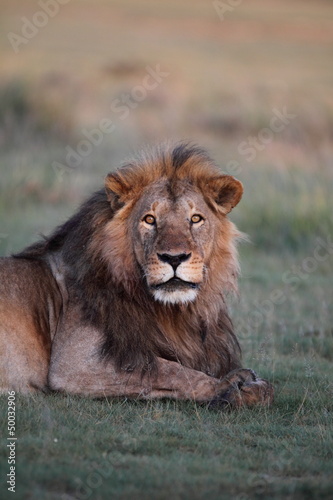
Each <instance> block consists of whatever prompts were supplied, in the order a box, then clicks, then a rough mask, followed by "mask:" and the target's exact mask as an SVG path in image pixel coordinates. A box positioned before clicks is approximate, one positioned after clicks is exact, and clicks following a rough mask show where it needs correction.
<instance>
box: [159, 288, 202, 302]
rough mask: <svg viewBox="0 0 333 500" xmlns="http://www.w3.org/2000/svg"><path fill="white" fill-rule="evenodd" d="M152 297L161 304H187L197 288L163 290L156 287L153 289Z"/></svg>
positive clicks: (196, 291) (195, 294) (192, 299)
mask: <svg viewBox="0 0 333 500" xmlns="http://www.w3.org/2000/svg"><path fill="white" fill-rule="evenodd" d="M153 295H154V299H155V300H158V301H159V302H163V304H187V303H188V302H193V301H194V300H195V299H196V298H197V295H198V290H195V289H194V290H193V289H192V290H191V289H182V290H173V291H170V290H163V289H161V288H160V289H158V290H154V291H153Z"/></svg>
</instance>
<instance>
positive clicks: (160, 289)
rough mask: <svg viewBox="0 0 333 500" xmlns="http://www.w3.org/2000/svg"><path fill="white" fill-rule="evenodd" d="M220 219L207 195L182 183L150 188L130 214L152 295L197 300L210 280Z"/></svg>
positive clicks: (168, 299) (137, 253) (161, 298)
mask: <svg viewBox="0 0 333 500" xmlns="http://www.w3.org/2000/svg"><path fill="white" fill-rule="evenodd" d="M216 222H217V221H216V217H215V216H214V214H213V213H212V211H211V210H210V209H209V207H208V205H207V204H206V203H205V200H204V198H203V196H202V195H201V194H200V193H199V192H198V191H196V190H195V189H193V188H192V187H190V186H189V185H188V183H186V182H181V181H179V182H178V183H177V186H174V187H173V193H172V194H171V193H170V192H168V184H167V182H166V181H162V182H157V183H155V184H154V185H152V186H150V187H149V189H148V190H147V191H146V192H145V193H144V195H143V196H142V198H141V199H140V200H139V202H138V203H137V206H136V208H135V210H134V211H133V213H132V216H131V224H132V227H133V229H134V234H133V241H134V252H135V256H136V259H137V261H138V263H139V265H140V267H141V269H142V271H143V275H144V277H145V280H146V282H147V285H148V288H149V290H150V292H151V293H152V294H153V296H154V298H155V299H156V300H158V301H160V302H164V303H172V304H176V303H186V302H191V301H193V300H195V298H196V296H197V294H198V292H199V290H200V287H201V286H202V284H203V282H204V281H205V278H206V273H207V264H208V262H209V257H210V254H211V251H212V245H213V241H214V233H215V225H216Z"/></svg>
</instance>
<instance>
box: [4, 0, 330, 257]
mask: <svg viewBox="0 0 333 500" xmlns="http://www.w3.org/2000/svg"><path fill="white" fill-rule="evenodd" d="M0 33H1V36H0V57H1V66H0V146H1V152H0V188H1V202H0V253H1V254H2V255H6V254H9V253H11V252H13V251H16V250H18V249H19V248H21V247H23V246H25V245H27V244H29V243H31V242H32V241H34V240H35V239H36V238H37V237H38V235H39V234H40V233H48V232H49V231H50V230H51V229H52V228H53V227H54V226H55V225H56V224H58V223H61V222H62V221H63V220H65V218H66V217H68V216H69V215H70V214H71V213H72V211H73V209H74V208H75V207H77V206H78V205H79V204H80V203H81V202H82V201H83V199H84V198H85V197H86V196H87V195H88V194H89V193H90V192H92V191H93V190H94V189H96V188H98V187H99V186H101V185H102V183H103V178H104V176H105V174H106V173H107V172H109V171H110V170H112V169H114V168H116V167H117V166H119V164H121V163H122V162H123V161H124V160H125V159H126V158H127V157H128V156H131V155H132V154H133V153H135V151H137V150H138V149H141V148H143V147H145V146H146V145H154V144H156V143H158V142H161V141H165V140H176V141H178V140H183V139H184V140H190V141H193V142H196V143H198V144H199V145H201V146H203V147H205V148H207V149H208V150H209V152H210V153H211V155H212V156H213V157H214V158H215V159H216V161H217V163H218V164H219V165H220V166H221V168H222V169H223V170H224V171H225V172H228V173H230V174H233V175H235V176H236V177H238V178H239V179H240V180H241V181H242V182H243V183H244V186H245V195H244V199H243V201H242V203H241V205H239V207H238V208H237V209H236V210H235V211H234V213H233V215H232V217H233V219H234V220H235V221H236V222H237V224H238V225H239V227H240V229H241V230H242V231H245V232H247V233H248V234H249V236H250V238H251V240H252V243H253V245H254V247H253V246H252V247H251V248H252V250H253V248H255V251H256V252H258V251H259V252H260V251H261V250H263V251H264V252H266V250H269V251H270V252H273V253H274V252H277V253H278V254H279V255H281V254H288V253H290V252H292V253H294V252H297V251H301V252H302V251H303V252H304V251H309V250H311V248H312V247H313V245H314V244H315V238H316V237H317V236H319V235H322V236H324V237H325V236H327V234H332V226H333V223H332V209H333V202H332V194H331V193H332V187H333V184H332V177H333V94H332V83H333V64H332V63H333V60H332V55H333V50H332V42H333V4H332V2H331V1H329V0H319V1H305V0H293V1H288V0H279V1H273V0H265V1H264V0H246V1H242V0H223V1H213V2H212V1H207V0H168V1H164V0H160V1H153V0H140V1H135V0H39V1H33V0H1V6H0ZM305 249H308V250H305ZM252 250H251V249H248V250H244V251H245V252H251V251H252Z"/></svg>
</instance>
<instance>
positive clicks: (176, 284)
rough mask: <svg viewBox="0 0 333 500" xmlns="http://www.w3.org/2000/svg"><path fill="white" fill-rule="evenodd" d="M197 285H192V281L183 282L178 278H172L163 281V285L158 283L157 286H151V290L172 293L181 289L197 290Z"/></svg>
mask: <svg viewBox="0 0 333 500" xmlns="http://www.w3.org/2000/svg"><path fill="white" fill-rule="evenodd" d="M198 287H199V284H198V283H193V282H192V281H184V280H181V279H180V278H177V277H175V276H174V277H173V278H171V279H169V281H165V282H164V283H159V284H158V285H152V288H154V289H155V290H160V289H163V290H165V291H168V292H173V291H175V290H177V291H178V290H181V289H187V290H188V289H189V288H192V289H193V288H198Z"/></svg>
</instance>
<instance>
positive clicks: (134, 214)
mask: <svg viewBox="0 0 333 500" xmlns="http://www.w3.org/2000/svg"><path fill="white" fill-rule="evenodd" d="M105 186H106V193H107V197H108V200H109V202H110V204H111V208H112V210H113V212H114V216H113V219H112V220H111V221H110V222H109V224H107V226H106V229H105V232H104V234H105V245H103V255H104V257H105V258H106V260H107V261H108V262H110V265H111V266H112V273H113V276H114V277H115V276H116V277H117V279H118V281H119V282H122V283H124V286H126V283H132V284H133V283H137V279H141V280H142V279H143V280H144V281H145V285H146V286H147V287H148V290H149V291H150V293H151V294H152V296H153V297H154V298H155V300H157V301H159V302H162V303H164V304H184V303H188V302H193V301H195V300H196V299H197V297H198V295H199V294H200V291H201V290H202V289H203V288H204V287H205V283H207V281H208V279H209V273H211V272H218V273H220V272H222V273H223V274H224V275H225V276H228V273H232V271H230V269H229V268H225V269H220V268H221V266H222V267H224V266H225V263H226V260H225V259H224V260H223V255H222V256H221V258H220V259H219V260H218V261H217V259H216V255H220V254H223V253H226V254H231V253H232V250H230V249H231V248H233V247H232V243H231V240H232V238H233V236H234V233H233V231H232V230H231V229H230V228H231V226H230V225H231V223H230V221H228V219H227V218H226V215H227V214H228V213H229V212H230V210H232V208H233V207H234V206H235V205H237V203H238V202H239V200H240V199H241V196H242V192H243V188H242V184H241V183H240V182H239V181H237V180H236V179H234V178H233V177H231V176H229V175H221V173H220V172H219V171H218V169H217V168H216V167H214V165H212V163H211V161H210V160H209V159H207V157H206V156H205V155H203V154H202V152H200V151H198V150H195V149H194V150H191V149H189V150H186V149H184V150H181V151H180V152H179V150H177V149H175V150H174V151H173V153H172V154H171V155H170V156H169V157H168V156H166V155H165V156H164V157H163V156H162V157H160V158H158V159H154V161H152V162H151V163H149V162H148V163H147V162H143V163H142V164H140V163H139V164H136V165H132V164H129V165H127V166H124V167H123V168H122V169H120V170H118V171H117V172H115V173H110V174H109V175H108V176H107V178H106V183H105ZM214 256H215V261H214V263H212V262H213V260H214ZM138 267H139V268H140V270H141V273H138V272H137V269H138ZM216 267H219V269H216ZM139 274H140V276H139ZM228 279H229V278H228ZM231 279H232V278H231ZM134 288H135V287H134V286H133V285H131V289H132V290H134ZM136 288H137V287H136Z"/></svg>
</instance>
